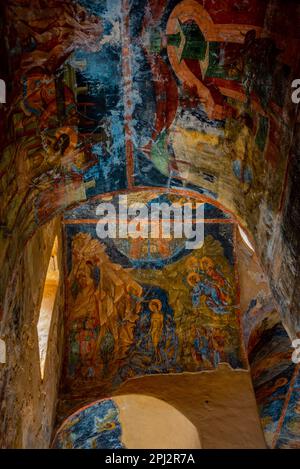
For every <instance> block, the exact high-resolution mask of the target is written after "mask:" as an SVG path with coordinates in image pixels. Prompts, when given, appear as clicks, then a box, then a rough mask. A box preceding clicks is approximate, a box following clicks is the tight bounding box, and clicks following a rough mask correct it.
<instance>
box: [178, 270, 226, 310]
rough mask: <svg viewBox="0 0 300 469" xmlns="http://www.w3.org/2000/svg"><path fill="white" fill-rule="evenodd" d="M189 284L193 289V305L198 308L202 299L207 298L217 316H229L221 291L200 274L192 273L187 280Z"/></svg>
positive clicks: (206, 301) (206, 300)
mask: <svg viewBox="0 0 300 469" xmlns="http://www.w3.org/2000/svg"><path fill="white" fill-rule="evenodd" d="M187 281H188V284H189V285H190V286H191V287H192V303H193V307H194V308H196V307H198V306H199V305H200V299H201V298H202V297H204V298H205V300H204V301H205V303H206V305H207V307H208V308H211V309H212V310H213V312H214V313H216V314H228V311H227V309H226V308H224V307H226V306H228V304H227V302H226V301H225V299H224V295H222V293H221V290H220V289H219V288H218V287H217V286H216V285H214V284H213V283H210V282H208V281H207V280H205V279H204V278H203V277H202V276H201V275H200V274H197V273H191V274H189V275H188V278H187Z"/></svg>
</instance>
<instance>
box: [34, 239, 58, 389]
mask: <svg viewBox="0 0 300 469" xmlns="http://www.w3.org/2000/svg"><path fill="white" fill-rule="evenodd" d="M57 250H58V239H57V237H56V238H55V241H54V244H53V248H52V252H51V257H50V261H49V265H48V270H47V274H46V280H45V285H44V291H43V298H42V303H41V308H40V314H39V320H38V324H37V332H38V340H39V353H40V367H41V378H42V380H43V379H44V372H45V364H46V357H47V348H48V341H49V333H50V328H51V319H52V314H53V309H54V305H55V300H56V295H57V290H58V284H59V269H58V261H57Z"/></svg>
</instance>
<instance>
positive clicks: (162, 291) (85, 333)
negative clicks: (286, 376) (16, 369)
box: [63, 192, 246, 393]
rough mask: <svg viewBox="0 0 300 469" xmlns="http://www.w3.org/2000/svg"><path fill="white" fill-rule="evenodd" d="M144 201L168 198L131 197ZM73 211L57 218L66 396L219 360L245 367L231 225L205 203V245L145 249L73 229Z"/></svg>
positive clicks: (87, 228) (156, 244)
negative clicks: (63, 255)
mask: <svg viewBox="0 0 300 469" xmlns="http://www.w3.org/2000/svg"><path fill="white" fill-rule="evenodd" d="M143 197H144V198H147V199H149V198H150V201H149V200H148V203H150V202H151V201H157V200H166V199H167V197H166V195H163V196H162V195H160V196H159V197H158V195H157V194H153V193H152V192H151V193H150V194H149V193H148V194H147V196H146V195H141V194H137V195H136V198H137V200H141V199H142V198H143ZM168 197H170V198H171V200H173V199H174V197H173V198H172V196H168ZM162 198H163V199H162ZM177 199H178V197H177ZM112 200H114V199H112ZM78 211H79V212H80V213H83V212H85V213H86V216H87V217H89V212H88V211H86V210H85V209H82V210H80V209H75V211H74V212H75V214H76V213H77V214H78ZM74 212H70V213H69V217H68V218H66V220H65V223H66V225H65V231H66V243H67V246H68V259H67V260H68V262H67V270H68V272H69V274H68V291H69V292H70V294H69V298H68V299H67V318H66V320H67V323H66V331H67V343H68V346H67V353H66V357H65V378H64V380H63V385H64V391H65V392H66V393H68V392H81V390H82V389H85V388H90V387H91V385H93V386H94V385H95V386H97V389H98V390H99V392H103V393H107V392H109V391H111V390H112V389H115V388H116V387H117V386H119V385H120V384H122V382H124V381H125V380H127V379H129V378H132V377H136V376H143V375H147V374H156V373H181V372H184V371H191V372H197V371H202V370H213V369H215V368H216V367H217V366H218V364H219V363H221V362H222V363H228V364H229V365H230V366H231V367H232V368H235V369H237V368H245V367H246V363H245V356H244V352H243V349H242V344H241V340H240V325H239V323H240V318H239V314H240V312H239V297H238V288H237V283H236V272H235V257H234V256H235V255H234V245H233V243H234V230H235V225H234V224H233V223H232V222H231V221H230V219H228V220H227V223H225V222H224V220H226V215H225V214H222V212H220V211H219V210H218V209H216V208H214V209H213V207H212V206H210V205H208V206H207V208H206V213H207V214H214V215H216V214H218V213H219V214H220V216H221V218H219V219H217V220H216V219H214V222H211V223H209V219H206V223H205V231H204V237H205V239H204V244H203V246H202V247H201V248H199V249H196V250H193V251H190V250H187V249H186V248H185V244H184V242H185V239H184V238H183V240H182V239H179V240H176V241H179V243H176V244H174V243H173V242H174V239H173V240H172V237H170V239H168V240H166V239H161V238H159V239H154V240H153V244H151V245H150V246H149V239H142V240H141V239H140V240H136V239H130V238H129V239H118V238H116V239H113V240H112V239H109V240H101V241H100V239H98V238H97V235H96V226H95V223H91V220H90V219H89V220H87V222H86V223H84V220H82V219H81V220H80V224H78V223H77V220H76V218H74V216H75V215H74ZM224 217H225V218H224ZM137 241H138V242H137Z"/></svg>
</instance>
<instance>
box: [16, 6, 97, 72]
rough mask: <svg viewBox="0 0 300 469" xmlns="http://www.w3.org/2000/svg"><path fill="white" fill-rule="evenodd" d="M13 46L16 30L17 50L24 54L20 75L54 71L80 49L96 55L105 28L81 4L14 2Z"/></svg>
mask: <svg viewBox="0 0 300 469" xmlns="http://www.w3.org/2000/svg"><path fill="white" fill-rule="evenodd" d="M8 15H9V20H10V24H11V25H13V26H11V27H12V28H14V31H10V34H11V36H10V45H11V47H13V42H14V40H15V38H14V33H15V31H17V37H18V40H19V44H18V48H15V49H16V50H17V49H19V50H20V51H21V52H22V56H21V62H20V72H21V73H22V74H26V73H27V72H28V71H29V70H32V69H33V68H35V69H36V68H42V69H44V70H47V71H48V72H50V73H52V72H54V71H55V70H56V69H57V68H58V67H59V66H60V65H62V63H63V62H64V61H65V60H66V59H67V58H68V57H69V55H70V54H71V53H72V52H73V51H74V50H75V49H76V48H77V47H81V48H84V49H86V50H87V51H92V52H96V51H97V50H99V47H101V44H100V40H101V37H102V35H103V34H102V33H103V27H102V24H101V21H100V19H99V18H98V17H97V16H93V15H91V14H89V13H88V12H87V11H86V10H85V8H83V7H82V6H81V5H80V4H78V3H75V2H71V1H69V0H67V1H64V2H63V3H62V2H60V1H58V0H48V1H47V3H46V4H44V1H43V0H39V1H36V2H35V6H34V7H32V2H31V1H27V2H22V3H20V2H19V1H11V2H10V4H9V8H8Z"/></svg>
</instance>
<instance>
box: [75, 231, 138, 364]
mask: <svg viewBox="0 0 300 469" xmlns="http://www.w3.org/2000/svg"><path fill="white" fill-rule="evenodd" d="M69 284H70V291H71V295H70V299H69V308H70V318H69V321H70V325H71V327H72V324H74V323H77V324H79V329H80V330H79V331H77V332H76V340H77V341H79V350H80V356H81V360H82V365H84V363H85V358H87V359H90V360H92V361H94V363H97V361H99V356H100V358H101V360H102V362H103V364H104V367H105V370H106V371H107V366H108V363H109V362H110V361H111V360H112V359H113V357H114V358H118V359H121V358H123V357H124V356H125V355H126V353H127V351H128V349H129V348H130V346H131V344H132V342H133V334H134V327H135V323H136V321H137V319H138V317H139V312H140V309H141V301H142V293H143V289H142V287H141V286H140V285H139V284H138V283H137V282H135V281H134V280H133V279H132V278H131V277H130V274H129V273H128V272H127V271H126V270H125V269H123V268H122V267H121V266H119V265H117V264H114V263H112V262H111V261H110V259H109V257H108V255H107V254H106V253H105V249H104V247H103V246H102V245H101V244H100V242H99V241H97V240H95V239H92V238H91V236H90V235H88V234H84V233H80V234H78V235H76V236H75V237H74V239H73V251H72V270H71V273H70V276H69ZM90 326H91V327H90ZM77 329H78V327H77ZM94 331H96V332H97V334H96V335H97V336H95V334H94ZM73 342H74V341H73ZM73 347H74V345H73Z"/></svg>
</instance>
